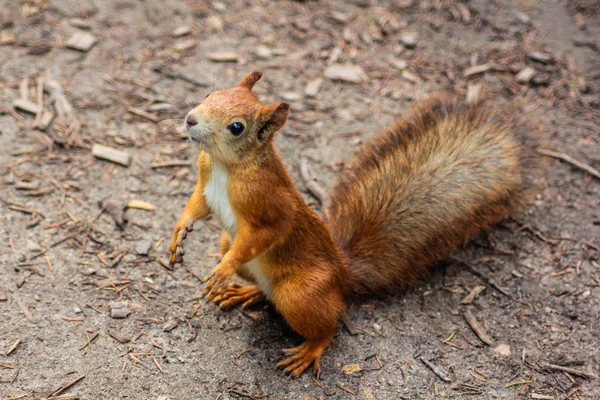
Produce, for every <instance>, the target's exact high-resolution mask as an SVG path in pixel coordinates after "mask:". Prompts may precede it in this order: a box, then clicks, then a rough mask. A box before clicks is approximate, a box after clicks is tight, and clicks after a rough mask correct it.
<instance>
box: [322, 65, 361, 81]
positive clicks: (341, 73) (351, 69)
mask: <svg viewBox="0 0 600 400" xmlns="http://www.w3.org/2000/svg"><path fill="white" fill-rule="evenodd" d="M325 77H326V78H327V79H331V80H339V81H345V82H352V83H360V82H363V81H365V80H367V79H368V77H367V74H365V71H364V70H363V69H362V68H361V67H360V66H359V65H354V64H333V65H330V66H329V67H327V68H326V69H325Z"/></svg>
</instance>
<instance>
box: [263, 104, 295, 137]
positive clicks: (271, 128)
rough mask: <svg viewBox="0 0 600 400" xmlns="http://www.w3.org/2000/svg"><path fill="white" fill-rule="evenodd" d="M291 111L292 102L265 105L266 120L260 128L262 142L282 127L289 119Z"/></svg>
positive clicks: (264, 114)
mask: <svg viewBox="0 0 600 400" xmlns="http://www.w3.org/2000/svg"><path fill="white" fill-rule="evenodd" d="M289 112H290V103H286V102H285V101H282V102H281V103H275V104H271V105H270V106H266V107H264V108H263V110H262V114H263V116H264V121H265V122H264V123H263V126H262V127H261V128H260V129H259V130H258V140H260V141H261V142H262V141H263V140H265V139H268V138H270V137H271V136H272V134H273V132H275V131H278V130H279V129H281V127H282V126H283V125H284V124H285V122H286V121H287V117H288V114H289Z"/></svg>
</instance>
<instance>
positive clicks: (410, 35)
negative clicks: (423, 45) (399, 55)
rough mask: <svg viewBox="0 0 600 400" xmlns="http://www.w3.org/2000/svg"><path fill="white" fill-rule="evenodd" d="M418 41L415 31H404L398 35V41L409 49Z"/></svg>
mask: <svg viewBox="0 0 600 400" xmlns="http://www.w3.org/2000/svg"><path fill="white" fill-rule="evenodd" d="M418 41H419V35H418V34H417V33H416V32H405V33H403V34H401V35H400V43H402V44H403V45H405V46H406V47H408V48H409V49H412V48H415V47H416V46H417V42H418Z"/></svg>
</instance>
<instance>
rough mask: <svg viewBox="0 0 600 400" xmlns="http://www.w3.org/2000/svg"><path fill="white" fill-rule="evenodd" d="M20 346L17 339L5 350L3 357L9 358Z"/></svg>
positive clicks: (19, 340)
mask: <svg viewBox="0 0 600 400" xmlns="http://www.w3.org/2000/svg"><path fill="white" fill-rule="evenodd" d="M20 344H21V339H17V341H16V342H14V343H13V344H12V346H10V347H9V348H8V350H6V353H4V355H5V356H9V355H10V354H11V353H12V352H13V351H15V350H16V349H17V347H19V345H20Z"/></svg>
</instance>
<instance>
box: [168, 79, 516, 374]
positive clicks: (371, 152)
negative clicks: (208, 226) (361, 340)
mask: <svg viewBox="0 0 600 400" xmlns="http://www.w3.org/2000/svg"><path fill="white" fill-rule="evenodd" d="M261 76H262V74H261V73H259V72H253V73H250V74H248V75H246V76H245V77H244V78H243V79H242V80H241V81H240V82H239V83H238V85H237V86H236V87H234V88H231V89H227V90H219V91H215V92H213V93H211V94H210V95H209V96H207V98H206V99H205V100H204V101H203V102H202V103H201V104H200V105H199V106H198V107H196V108H195V109H193V110H192V111H190V113H189V114H188V117H187V120H186V121H188V130H189V132H190V138H191V139H192V140H193V141H194V142H197V143H198V144H199V146H200V147H201V149H200V153H199V156H198V170H199V176H198V184H197V187H196V189H195V190H194V193H193V194H192V196H191V198H190V200H189V202H188V204H187V206H186V207H185V209H184V210H183V213H182V215H181V218H180V221H179V223H178V224H177V226H176V228H175V231H174V233H173V238H172V240H171V245H170V247H169V250H170V252H171V258H170V260H171V263H172V264H174V263H177V262H181V261H182V260H183V247H182V242H183V240H184V239H185V232H187V231H188V230H189V229H188V228H191V224H193V222H194V221H196V220H198V219H200V218H204V217H206V216H207V215H208V214H209V213H213V214H214V215H215V216H216V217H217V218H218V219H219V220H220V222H221V223H222V225H223V228H224V233H223V236H222V237H221V240H220V243H219V244H220V248H221V252H222V253H223V259H222V261H221V262H220V263H219V265H217V267H216V268H215V269H213V271H212V272H211V273H210V274H209V277H208V283H207V287H206V289H205V293H206V294H207V295H208V298H209V299H210V300H212V301H214V302H216V303H217V304H220V305H221V306H222V307H230V306H234V305H236V304H244V306H247V305H249V304H254V303H255V302H257V301H260V300H261V299H262V298H263V294H264V296H265V297H266V298H267V299H268V300H269V301H270V302H271V303H272V304H273V305H274V306H275V308H276V309H277V311H278V312H279V313H281V315H282V316H283V317H284V318H285V320H286V321H287V323H288V324H289V325H290V327H291V328H292V329H294V330H295V331H296V332H298V333H299V334H300V335H301V336H302V337H303V338H304V339H305V340H306V341H305V342H304V343H303V344H301V345H300V346H298V347H296V348H293V349H288V350H287V351H286V352H287V354H288V357H287V358H286V359H284V360H283V361H281V362H280V363H279V364H278V365H279V366H280V367H282V368H285V370H286V371H287V372H289V373H291V374H293V375H295V376H298V375H300V374H301V373H302V372H303V371H304V370H305V369H306V368H308V367H309V366H310V365H311V364H314V371H315V372H316V373H318V372H320V358H321V355H322V354H323V352H324V351H325V349H326V348H327V346H328V345H329V343H330V342H331V340H332V338H333V335H334V331H335V327H336V324H337V321H338V320H339V318H340V316H341V313H342V311H343V308H344V299H345V297H347V296H349V295H352V294H358V293H365V292H370V291H379V290H382V289H390V288H393V287H395V286H402V285H404V284H407V283H410V282H412V281H414V279H415V277H416V276H417V274H418V273H419V272H421V271H423V270H425V269H426V268H427V267H429V266H430V265H432V264H433V263H435V262H437V261H439V260H441V259H442V258H444V257H445V256H447V254H448V253H449V252H450V251H451V250H453V249H454V248H456V247H457V246H459V245H461V244H463V243H465V242H466V241H467V240H468V239H469V238H471V237H472V236H473V235H475V234H476V233H477V232H479V231H480V230H481V229H485V228H486V227H488V226H489V225H490V224H493V223H495V222H497V221H498V220H499V219H501V218H502V217H503V216H505V215H506V214H508V213H509V212H511V211H512V209H513V207H514V200H513V199H514V198H515V195H516V194H517V193H518V192H519V191H520V189H521V188H522V186H523V177H522V176H521V172H520V171H521V168H522V166H521V164H522V157H521V156H522V154H521V153H522V147H521V145H520V144H519V143H518V142H517V141H516V140H515V138H514V136H513V128H514V127H513V125H511V124H509V123H503V122H498V121H495V120H494V119H493V118H491V117H490V116H489V115H488V114H486V113H485V112H484V111H483V109H482V108H481V107H479V106H466V107H465V106H460V105H458V104H457V103H456V102H454V101H451V100H443V99H436V100H433V101H430V102H429V103H426V104H425V105H424V106H422V107H421V108H418V109H417V110H416V111H415V112H414V113H413V114H412V115H411V116H410V117H408V118H407V119H399V120H398V121H397V122H396V123H395V124H394V125H392V126H391V127H390V128H388V129H387V130H385V131H383V132H382V133H380V134H379V135H376V136H375V137H374V139H373V141H372V142H371V143H370V144H369V145H367V146H364V147H363V148H362V149H361V151H360V152H359V154H358V156H357V157H356V158H355V160H354V161H353V162H352V164H351V165H350V167H349V169H348V170H347V171H346V172H344V173H343V174H342V176H341V177H340V178H339V179H338V180H337V182H336V183H335V185H334V187H333V190H332V191H331V195H330V197H329V199H328V201H327V203H326V204H325V207H324V208H325V210H326V221H327V225H328V226H329V227H330V229H331V233H330V230H328V228H327V227H326V225H325V224H324V222H323V221H322V220H321V219H320V218H319V217H318V216H317V215H316V214H315V212H314V211H313V210H311V209H310V208H309V207H308V205H307V204H306V203H305V201H304V200H303V198H302V196H301V195H300V193H299V192H298V190H297V189H296V187H295V186H294V184H293V182H292V180H291V178H290V176H289V174H288V173H287V170H286V168H285V165H284V164H283V161H282V160H281V158H280V156H279V154H278V153H277V151H276V149H275V147H274V145H273V136H274V134H275V132H276V131H278V130H279V129H280V128H281V127H282V126H283V125H284V124H285V122H286V119H287V115H288V112H289V105H288V104H287V103H276V104H272V105H264V104H262V103H261V102H260V100H259V99H258V97H257V96H256V94H255V93H253V92H252V91H251V89H252V87H253V85H254V84H255V83H256V82H257V81H258V80H259V79H260V77H261ZM240 125H242V126H243V127H244V129H243V131H241V132H240V131H239V129H238V128H239V126H240ZM234 128H235V129H234ZM338 249H339V250H338ZM234 274H237V275H239V276H240V277H242V278H243V279H245V280H248V281H250V282H252V283H253V285H251V286H241V285H239V284H236V283H230V282H229V280H230V278H231V277H232V276H233V275H234ZM261 291H262V292H263V294H261Z"/></svg>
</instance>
